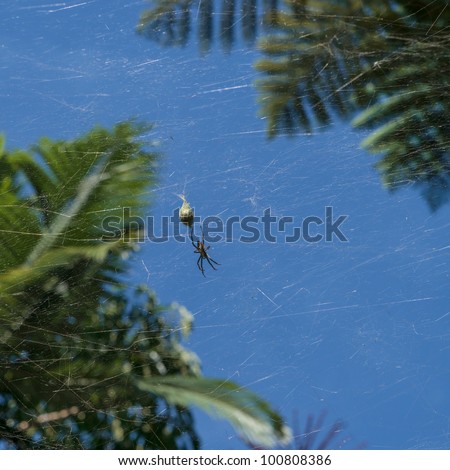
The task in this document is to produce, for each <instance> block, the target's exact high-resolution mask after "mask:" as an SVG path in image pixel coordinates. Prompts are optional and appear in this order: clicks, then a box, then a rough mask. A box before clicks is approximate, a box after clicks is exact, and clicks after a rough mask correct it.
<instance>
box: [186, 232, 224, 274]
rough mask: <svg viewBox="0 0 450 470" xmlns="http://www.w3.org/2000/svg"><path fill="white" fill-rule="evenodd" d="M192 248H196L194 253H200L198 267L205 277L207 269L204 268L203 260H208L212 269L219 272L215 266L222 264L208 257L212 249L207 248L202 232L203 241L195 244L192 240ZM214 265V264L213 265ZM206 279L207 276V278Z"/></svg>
mask: <svg viewBox="0 0 450 470" xmlns="http://www.w3.org/2000/svg"><path fill="white" fill-rule="evenodd" d="M191 243H192V246H193V247H194V248H195V251H194V253H198V254H199V255H200V256H199V257H198V260H197V266H198V269H200V271H201V272H202V274H203V276H205V269H204V267H203V260H205V259H206V261H207V262H208V264H209V265H210V266H211V268H213V269H214V271H217V268H216V267H215V266H214V264H217V265H219V266H220V263H218V262H217V261H214V260H213V259H212V258H211V256H209V255H208V253H207V251H208V250H209V249H210V248H211V247H210V246H205V235H204V233H203V230H202V241H200V240H197V242H196V243H194V241H193V240H191ZM212 263H214V264H212ZM205 277H206V276H205Z"/></svg>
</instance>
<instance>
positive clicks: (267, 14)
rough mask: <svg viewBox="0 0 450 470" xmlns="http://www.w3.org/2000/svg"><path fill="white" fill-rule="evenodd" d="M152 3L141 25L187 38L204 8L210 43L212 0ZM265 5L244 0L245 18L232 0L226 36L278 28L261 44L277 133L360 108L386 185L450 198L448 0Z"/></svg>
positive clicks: (264, 103) (270, 118)
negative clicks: (193, 20)
mask: <svg viewBox="0 0 450 470" xmlns="http://www.w3.org/2000/svg"><path fill="white" fill-rule="evenodd" d="M152 3H153V5H154V6H153V8H152V9H151V10H150V11H147V12H146V13H144V14H143V15H142V18H141V22H140V25H139V28H138V30H139V31H140V32H142V33H144V34H145V35H146V36H147V37H150V38H152V39H156V40H158V41H159V42H163V43H165V44H185V43H186V42H187V40H188V37H189V32H190V27H189V28H187V27H185V26H183V25H186V24H188V23H189V24H190V20H189V18H190V15H191V13H192V12H195V14H196V16H197V12H198V13H199V19H198V34H199V42H200V47H201V49H202V50H203V51H206V50H208V49H209V48H210V46H211V42H212V38H213V15H214V14H215V13H216V10H215V9H214V5H213V1H212V0H208V1H207V2H203V1H202V2H199V3H198V2H197V1H193V0H191V1H189V0H188V1H186V0H184V1H183V2H182V3H180V1H179V0H175V1H174V0H170V1H168V0H153V2H152ZM256 10H257V9H256V3H255V2H254V1H252V2H250V3H248V2H247V1H246V0H243V1H242V4H241V12H240V16H238V18H235V16H234V15H235V14H236V15H237V14H238V13H237V8H235V5H234V3H233V1H232V0H231V1H230V0H222V10H221V12H220V17H221V25H220V31H219V34H220V37H221V39H222V45H223V47H224V48H225V50H229V49H230V48H231V46H232V43H233V37H234V29H235V25H236V24H238V23H239V22H240V23H242V25H243V31H244V37H246V38H249V39H250V40H251V41H252V40H253V39H254V38H255V37H256V35H257V33H258V31H257V28H256V25H257V24H258V23H259V22H261V19H262V24H263V25H265V26H266V28H265V30H266V31H268V32H269V34H267V35H266V36H265V37H263V38H262V39H261V40H260V43H259V48H260V50H261V52H262V53H263V55H264V57H263V58H262V59H260V60H258V61H257V62H256V64H255V67H256V69H257V70H258V71H259V72H261V74H262V77H261V78H260V79H258V80H257V82H256V85H257V87H258V89H259V92H260V98H259V102H260V105H261V107H260V114H261V115H262V116H264V117H265V118H266V122H267V132H268V135H269V137H270V138H273V137H275V136H277V135H280V134H288V135H293V134H295V133H297V132H306V133H307V134H310V133H312V132H313V130H314V129H315V128H316V127H323V126H326V125H328V124H330V123H331V122H332V118H333V117H335V118H336V117H338V118H349V117H353V116H354V115H355V114H356V113H359V114H358V115H357V116H356V118H355V119H354V121H353V124H354V125H355V126H358V127H365V128H368V129H371V130H372V131H373V132H372V134H371V135H370V136H369V137H368V138H367V139H366V140H365V141H364V142H363V146H364V147H366V148H367V149H368V150H369V151H371V152H374V153H377V154H381V155H382V157H381V159H380V161H379V162H378V163H377V165H376V168H377V169H378V171H379V172H380V174H381V177H382V181H383V183H384V184H385V186H386V187H387V188H388V189H390V190H395V189H397V188H399V187H401V186H404V185H410V184H414V185H415V186H416V187H418V188H420V189H421V190H422V193H423V195H424V197H425V199H426V201H427V202H428V204H429V206H430V208H431V209H432V210H436V209H438V208H439V207H440V206H441V205H442V204H444V203H445V202H447V201H448V199H449V197H450V155H449V144H448V136H449V134H450V125H449V122H448V118H447V116H448V114H449V111H450V93H449V91H448V90H449V86H450V85H449V81H448V76H449V74H450V52H449V51H450V36H449V34H448V29H447V25H448V24H449V22H450V9H449V8H448V5H447V3H446V2H442V1H437V2H429V1H427V0H415V1H409V0H408V1H407V0H401V1H400V0H399V1H390V0H380V1H371V2H361V1H359V0H358V1H356V0H285V1H284V7H283V8H282V9H280V8H279V7H278V2H276V1H274V2H270V1H265V2H263V4H262V6H261V10H262V12H261V16H258V14H257V11H256ZM177 12H178V13H177ZM180 12H181V13H180ZM267 27H268V28H267ZM177 31H178V33H177ZM179 31H182V34H181V33H179ZM245 31H247V32H245Z"/></svg>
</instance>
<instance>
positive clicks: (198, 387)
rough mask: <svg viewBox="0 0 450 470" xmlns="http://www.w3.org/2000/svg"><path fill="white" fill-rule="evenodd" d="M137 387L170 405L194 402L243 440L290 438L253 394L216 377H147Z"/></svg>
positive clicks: (268, 443) (283, 440)
mask: <svg viewBox="0 0 450 470" xmlns="http://www.w3.org/2000/svg"><path fill="white" fill-rule="evenodd" d="M136 385H137V387H138V388H140V389H142V390H147V391H149V392H153V393H155V394H158V395H159V394H161V395H163V396H164V398H165V399H166V400H167V401H168V402H169V403H171V404H173V405H179V406H188V405H190V404H195V405H196V406H198V407H200V408H201V409H203V410H204V411H206V412H207V413H211V414H212V415H217V416H221V417H223V418H226V419H227V420H228V421H229V422H230V423H231V424H233V426H234V427H235V429H237V430H238V431H239V433H240V434H241V437H242V438H243V439H244V440H245V441H247V442H253V443H255V442H257V443H259V445H261V446H265V447H273V446H275V445H276V444H277V443H279V442H280V443H282V444H283V443H287V442H289V441H290V439H291V435H290V430H289V429H288V428H287V427H286V426H284V424H283V421H282V420H281V418H280V417H279V415H277V414H276V413H274V412H273V411H272V410H271V409H270V407H269V406H268V405H267V403H266V402H264V401H263V400H261V399H260V398H259V397H258V396H257V395H255V394H254V393H252V392H250V391H249V390H246V389H244V388H242V387H238V386H237V385H235V384H234V383H232V382H229V381H224V380H220V379H205V378H192V377H148V378H146V379H142V380H138V381H137V383H136Z"/></svg>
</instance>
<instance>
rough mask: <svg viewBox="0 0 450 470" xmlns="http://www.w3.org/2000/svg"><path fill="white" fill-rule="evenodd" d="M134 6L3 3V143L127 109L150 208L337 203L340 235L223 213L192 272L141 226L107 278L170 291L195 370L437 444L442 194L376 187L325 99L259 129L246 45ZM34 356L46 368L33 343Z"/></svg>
mask: <svg viewBox="0 0 450 470" xmlns="http://www.w3.org/2000/svg"><path fill="white" fill-rule="evenodd" d="M432 3H433V2H432ZM142 8H143V4H142V2H140V1H134V2H122V1H119V0H114V1H110V2H108V5H105V3H104V2H100V1H99V0H91V1H86V2H62V3H50V4H48V3H47V4H40V3H39V2H32V4H31V5H30V2H26V1H23V0H14V1H12V2H10V3H9V4H8V6H6V7H4V14H3V15H2V17H3V18H2V21H3V27H2V28H1V30H2V33H0V34H2V41H1V43H2V46H3V47H2V53H3V55H4V61H3V62H4V64H6V65H5V66H4V67H5V72H6V73H5V75H4V76H5V79H6V80H5V82H4V86H3V90H2V98H3V103H4V108H3V110H4V112H3V122H2V131H3V132H4V133H5V135H6V138H7V145H8V148H14V147H28V146H29V145H30V144H31V143H33V142H35V141H36V140H37V139H38V138H39V137H41V136H43V135H47V136H50V137H52V138H62V139H66V138H67V139H71V138H74V137H76V136H77V135H80V134H81V133H83V132H86V131H87V130H88V129H90V128H91V126H92V125H93V124H95V123H101V124H102V125H104V126H112V125H113V124H114V123H116V122H118V121H120V120H124V119H128V118H129V117H132V116H137V117H139V119H144V120H147V121H150V122H155V123H156V124H157V126H156V129H155V130H154V135H155V136H156V137H157V138H158V139H159V141H160V144H161V150H162V151H163V154H164V156H163V157H162V160H161V171H160V174H159V180H158V183H157V186H156V187H155V188H152V189H151V191H150V192H149V194H148V197H149V202H150V201H152V205H151V207H150V205H149V214H151V215H152V216H153V217H154V219H155V220H156V221H158V220H161V218H162V217H164V216H170V215H172V213H173V211H174V210H176V209H177V208H179V207H180V205H181V202H180V199H179V197H178V195H179V194H184V195H185V196H186V198H187V199H188V201H189V203H190V204H191V205H192V207H193V208H194V210H195V214H196V215H197V216H198V217H200V218H201V219H202V220H203V219H204V218H206V217H208V216H216V217H219V218H221V219H222V220H226V219H228V218H230V217H232V216H239V217H241V218H242V217H246V216H253V217H261V216H262V214H263V212H264V210H265V209H266V208H270V209H271V213H272V214H273V215H274V216H275V217H292V218H293V219H294V222H295V223H296V224H297V225H299V226H301V223H302V220H303V219H304V218H305V217H308V216H317V217H322V218H323V217H324V216H325V212H324V211H325V207H327V206H332V207H333V209H334V213H335V215H336V216H338V215H341V214H343V215H347V216H348V219H347V220H346V221H345V223H344V225H343V230H344V232H345V235H346V237H347V238H348V242H339V241H338V240H336V239H333V241H332V242H325V241H320V242H317V243H307V242H306V241H304V240H301V241H299V242H297V243H284V241H283V236H282V234H279V233H278V234H277V240H276V242H269V241H267V240H263V239H260V240H258V241H257V242H254V243H243V242H240V241H239V239H238V238H239V236H240V235H241V234H242V230H241V229H239V228H238V227H237V226H234V229H233V240H232V241H230V242H227V241H226V240H220V241H218V242H215V243H210V245H211V249H210V254H211V256H212V257H213V258H214V259H215V260H217V261H218V262H219V263H220V266H218V270H217V272H215V271H212V270H211V269H209V266H206V263H205V275H206V277H205V278H204V277H203V276H202V275H201V273H200V272H199V270H198V269H197V266H196V256H197V255H195V254H194V253H193V247H192V245H191V243H190V241H189V239H186V240H185V243H181V242H179V241H176V240H175V239H174V237H173V236H172V235H173V234H172V235H171V236H169V240H168V241H167V242H164V243H155V242H151V241H148V240H147V241H146V242H145V243H143V244H141V246H140V250H139V251H138V252H137V253H136V254H135V255H134V257H133V262H132V264H131V265H130V268H129V270H128V271H127V273H126V275H125V277H124V281H125V282H126V283H127V284H129V286H130V288H131V287H132V286H135V285H136V284H140V283H143V284H146V285H148V286H149V287H151V288H152V289H154V290H155V292H156V293H157V295H158V298H159V299H160V300H161V301H162V302H163V303H170V302H173V301H177V302H179V303H180V304H182V305H185V306H186V307H187V308H188V309H189V310H190V311H191V312H192V314H193V315H194V318H195V322H194V332H193V334H192V336H191V338H190V340H189V341H188V343H187V344H186V346H187V347H188V348H190V349H192V350H193V351H195V352H196V353H197V354H198V355H199V357H200V358H201V361H202V369H203V373H204V374H205V375H206V376H213V377H218V378H223V380H224V381H226V380H233V381H236V382H238V383H239V384H241V385H243V386H245V387H249V388H250V389H252V390H253V391H255V392H257V393H259V394H260V395H261V396H262V397H264V398H265V399H267V400H268V401H269V402H270V403H271V404H272V405H273V406H274V407H275V408H276V409H277V410H278V411H279V412H280V413H281V414H282V415H283V416H285V417H286V418H287V420H288V421H290V420H291V421H292V419H291V417H292V415H293V413H295V411H298V414H299V418H298V419H299V421H300V423H301V424H302V423H304V422H305V420H306V417H307V416H308V414H310V413H312V414H314V415H316V416H320V414H321V413H322V411H323V410H324V409H325V410H327V411H328V416H329V419H328V420H323V421H320V420H319V429H315V430H314V432H321V433H322V434H323V435H324V436H325V435H326V434H327V432H328V431H329V430H330V429H331V428H332V426H333V422H334V420H335V419H338V418H339V419H342V420H344V422H345V423H346V426H347V429H346V432H347V433H349V435H350V436H351V437H352V440H351V444H350V445H351V446H356V445H357V444H358V443H359V442H361V441H366V442H367V446H368V447H369V448H374V449H378V448H384V449H389V448H399V449H405V448H434V449H435V448H447V447H448V438H449V435H448V434H449V427H448V404H449V403H448V394H447V393H446V391H447V389H448V385H449V383H450V381H449V379H450V375H449V372H450V371H449V369H448V363H449V361H448V359H449V346H448V333H447V330H448V326H449V322H450V315H449V313H450V310H449V303H448V293H447V290H448V289H446V286H447V285H448V261H449V258H448V256H449V248H450V245H449V244H448V237H447V232H448V228H449V222H448V220H449V218H448V215H449V210H448V206H444V207H443V208H442V209H441V210H440V211H438V212H437V213H435V214H433V215H431V214H430V212H429V210H428V208H427V206H426V204H425V202H424V201H423V200H422V199H421V198H420V195H419V194H417V193H416V192H414V191H413V190H412V189H410V188H405V189H402V190H401V191H400V192H396V193H394V194H389V193H388V192H386V191H385V190H384V189H383V187H382V186H381V183H380V181H379V176H378V174H377V173H376V171H375V170H374V168H373V164H374V163H375V162H376V161H377V158H378V157H376V156H371V155H369V154H367V153H366V152H365V151H364V150H362V149H361V148H360V142H361V141H362V140H363V138H364V137H365V136H366V135H367V133H365V132H364V131H355V130H354V129H352V128H351V126H350V124H349V123H348V122H345V121H343V120H340V119H339V118H337V117H336V116H334V117H333V123H332V125H331V126H328V127H323V128H318V129H316V130H315V131H314V132H313V135H298V136H296V137H292V138H289V137H280V138H277V139H275V140H273V141H268V140H267V138H266V134H265V121H264V119H263V118H261V117H258V116H257V110H258V107H257V104H256V101H257V92H256V90H255V88H254V87H253V82H254V80H255V79H256V78H258V73H257V72H256V71H255V69H254V68H253V67H252V64H253V63H254V61H255V60H256V59H257V58H259V53H258V51H257V50H256V49H252V48H247V47H244V46H239V45H238V46H237V47H236V48H235V49H234V50H233V51H232V52H231V53H230V54H228V55H224V54H222V53H221V52H220V51H219V50H212V52H211V53H210V54H209V55H208V56H206V57H201V56H200V55H199V53H198V51H197V48H196V46H195V44H190V45H188V46H186V47H185V48H183V49H167V48H160V47H159V46H157V45H155V44H153V43H151V42H148V41H145V40H144V39H143V38H142V37H139V36H137V35H135V33H134V25H135V24H136V21H137V18H138V17H139V14H140V12H141V11H142ZM350 20H351V18H349V21H350ZM443 73H444V72H443ZM195 230H196V232H195V233H196V235H197V236H199V235H200V232H199V225H197V226H196V227H195ZM317 231H318V232H320V227H317ZM11 238H12V241H13V240H14V235H13V234H12V235H11ZM76 307H77V306H76V305H74V306H73V308H76ZM4 366H5V364H4ZM39 367H40V370H41V372H42V374H43V375H44V376H45V374H46V373H47V372H46V363H45V360H44V361H42V363H41V364H40V365H39ZM26 379H27V377H25V378H24V380H26ZM28 379H29V380H33V377H29V378H28ZM2 399H3V400H4V399H5V398H2ZM17 406H19V407H20V406H21V404H20V403H18V404H17ZM98 411H101V410H98ZM163 412H164V410H161V413H163ZM60 413H62V415H61V414H60V415H56V414H54V415H51V414H48V413H42V414H41V415H39V419H41V420H42V421H45V422H47V423H48V424H49V426H54V427H55V429H57V428H58V426H59V425H60V424H59V423H61V422H64V420H67V419H70V418H71V417H74V416H77V415H78V414H79V413H80V410H79V409H76V407H73V408H72V407H70V408H67V409H63V410H61V411H60ZM33 418H37V417H36V416H35V417H33ZM195 418H196V426H197V428H198V431H199V433H200V437H201V439H202V444H203V447H204V448H210V449H213V448H223V449H227V448H229V449H238V448H246V444H245V443H243V442H242V441H241V440H239V438H238V437H237V436H236V434H235V432H234V430H233V429H232V428H231V427H229V426H228V425H227V424H224V423H223V422H221V421H212V420H211V418H209V417H206V416H205V415H204V414H202V413H198V412H195ZM291 424H293V423H291ZM25 425H26V424H23V426H25ZM208 429H213V432H211V431H208V432H207V430H208ZM308 429H309V431H311V428H307V430H306V431H305V430H304V429H303V430H302V428H300V430H298V431H297V433H298V434H299V435H302V433H305V432H306V433H308ZM97 431H98V432H99V433H101V432H102V429H98V430H97ZM38 437H39V436H34V437H32V438H30V439H37V438H38ZM298 437H299V436H297V438H298ZM330 445H331V446H332V445H333V444H330ZM337 445H338V444H336V446H337Z"/></svg>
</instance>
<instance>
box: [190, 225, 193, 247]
mask: <svg viewBox="0 0 450 470" xmlns="http://www.w3.org/2000/svg"><path fill="white" fill-rule="evenodd" d="M189 238H190V239H191V243H192V244H194V226H193V225H191V226H190V227H189Z"/></svg>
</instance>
